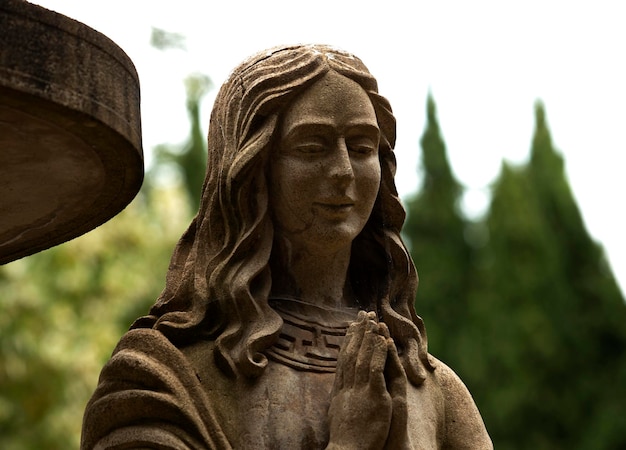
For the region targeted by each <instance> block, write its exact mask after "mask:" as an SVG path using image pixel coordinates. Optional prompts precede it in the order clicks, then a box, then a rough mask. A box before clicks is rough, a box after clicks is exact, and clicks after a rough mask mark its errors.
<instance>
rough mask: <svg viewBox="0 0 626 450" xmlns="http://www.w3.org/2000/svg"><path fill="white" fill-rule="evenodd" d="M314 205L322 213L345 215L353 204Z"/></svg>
mask: <svg viewBox="0 0 626 450" xmlns="http://www.w3.org/2000/svg"><path fill="white" fill-rule="evenodd" d="M316 205H317V206H318V207H319V208H321V209H322V210H324V211H328V212H333V213H346V212H348V211H350V210H351V209H352V208H353V207H354V203H323V202H319V203H316Z"/></svg>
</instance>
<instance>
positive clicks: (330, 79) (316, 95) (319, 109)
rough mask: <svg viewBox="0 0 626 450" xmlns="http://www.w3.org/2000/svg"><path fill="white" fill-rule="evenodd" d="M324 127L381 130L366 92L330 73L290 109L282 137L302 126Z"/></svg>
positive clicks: (296, 100)
mask: <svg viewBox="0 0 626 450" xmlns="http://www.w3.org/2000/svg"><path fill="white" fill-rule="evenodd" d="M308 125H324V126H329V127H334V128H337V129H338V130H342V129H344V128H350V127H367V128H376V129H378V123H377V120H376V113H375V110H374V106H373V105H372V102H371V100H370V98H369V96H368V95H367V93H366V92H365V90H364V89H363V88H362V87H361V86H360V85H359V84H358V83H356V82H355V81H353V80H351V79H349V78H347V77H345V76H343V75H340V74H338V73H336V72H333V71H330V72H328V73H326V74H325V75H324V76H323V77H322V78H321V79H319V80H318V81H316V82H315V83H314V84H313V85H311V86H310V87H309V88H308V89H307V90H305V91H304V92H303V93H302V94H301V95H300V96H299V97H297V98H296V99H295V101H294V102H293V103H292V104H291V105H290V106H289V108H287V110H286V111H285V114H284V116H283V127H282V135H283V136H285V135H286V134H289V133H290V131H291V130H293V129H295V128H299V127H301V126H308Z"/></svg>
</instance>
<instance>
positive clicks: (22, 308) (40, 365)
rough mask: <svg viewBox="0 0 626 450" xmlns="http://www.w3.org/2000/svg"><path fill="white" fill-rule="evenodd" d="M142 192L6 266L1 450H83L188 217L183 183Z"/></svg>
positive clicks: (0, 327)
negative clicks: (102, 218)
mask: <svg viewBox="0 0 626 450" xmlns="http://www.w3.org/2000/svg"><path fill="white" fill-rule="evenodd" d="M153 198H154V199H158V201H157V200H155V201H154V202H153V204H151V205H149V204H145V202H144V198H143V196H139V197H138V198H137V199H135V201H133V202H132V203H131V204H130V205H129V206H128V207H127V208H126V210H124V211H123V212H122V213H121V214H119V215H118V216H117V217H115V218H114V219H112V220H111V221H109V222H108V223H106V224H104V225H102V226H101V227H99V228H98V229H96V230H94V231H92V232H90V233H88V234H86V235H84V236H82V237H80V238H77V239H75V240H73V241H71V242H68V243H65V244H63V245H60V246H57V247H54V248H52V249H49V250H47V251H44V252H41V253H38V254H35V255H32V256H29V257H27V258H24V259H22V260H19V261H15V262H12V263H10V264H7V265H4V266H0V297H2V314H1V315H0V448H2V449H3V450H28V449H53V450H54V449H67V448H78V442H79V439H80V427H81V422H82V415H83V411H84V408H85V404H86V402H87V400H88V399H89V397H90V396H91V393H92V392H93V390H94V389H95V386H96V383H97V380H98V374H99V372H100V370H101V368H102V366H103V365H104V363H105V362H106V361H107V359H108V358H109V356H110V354H111V351H112V350H113V348H114V347H115V344H116V342H117V341H118V340H119V338H120V336H121V335H122V334H123V333H124V331H125V330H127V329H128V327H129V325H130V324H131V323H132V321H133V320H134V319H135V318H136V317H138V316H139V315H142V314H145V313H146V312H147V311H148V308H149V307H150V305H151V304H152V303H154V300H155V299H156V297H157V296H158V294H159V292H160V290H161V289H162V288H163V285H164V279H165V273H166V269H167V264H168V260H169V256H170V255H171V251H172V248H173V247H174V244H175V242H176V240H177V238H178V237H179V236H180V234H181V233H182V230H183V229H184V227H185V226H186V225H187V223H188V215H187V214H188V212H187V208H186V205H185V197H184V193H183V192H182V191H181V190H180V189H178V190H177V189H174V188H172V189H168V190H166V191H160V192H155V193H154V195H153Z"/></svg>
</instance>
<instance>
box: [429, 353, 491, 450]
mask: <svg viewBox="0 0 626 450" xmlns="http://www.w3.org/2000/svg"><path fill="white" fill-rule="evenodd" d="M430 357H431V358H432V359H433V361H434V362H435V367H436V368H435V371H434V372H433V375H434V377H435V378H436V380H437V383H438V384H439V386H440V388H441V391H442V394H443V397H444V402H445V440H444V442H445V443H444V448H449V449H492V448H493V444H492V443H491V439H490V438H489V435H488V434H487V430H486V428H485V424H484V422H483V419H482V417H481V416H480V412H478V408H477V407H476V403H475V402H474V399H473V398H472V395H471V394H470V392H469V390H468V389H467V387H466V386H465V384H464V383H463V381H461V379H460V378H459V377H458V375H457V374H456V373H454V371H453V370H452V369H451V368H450V367H448V366H447V365H446V364H445V363H443V362H441V361H439V360H437V359H436V358H433V357H432V356H430Z"/></svg>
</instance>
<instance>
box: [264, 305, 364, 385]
mask: <svg viewBox="0 0 626 450" xmlns="http://www.w3.org/2000/svg"><path fill="white" fill-rule="evenodd" d="M269 303H270V305H271V306H272V308H274V310H275V311H276V312H278V314H280V316H281V317H282V318H283V328H282V330H281V332H280V336H279V337H278V340H277V342H276V343H275V344H274V345H273V346H272V347H270V348H269V349H268V350H266V353H267V356H268V357H269V358H271V359H272V360H274V361H276V362H279V363H281V364H284V365H286V366H288V367H291V368H293V369H297V370H302V371H307V372H318V373H334V372H335V371H336V369H337V357H338V356H339V350H340V348H341V344H342V343H343V340H344V337H345V335H346V331H347V330H348V326H349V325H350V323H351V322H352V321H354V320H355V319H356V316H357V313H358V311H359V310H358V308H341V309H338V308H328V307H322V306H318V305H315V304H312V303H307V302H305V301H302V300H298V299H293V298H270V299H269Z"/></svg>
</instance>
